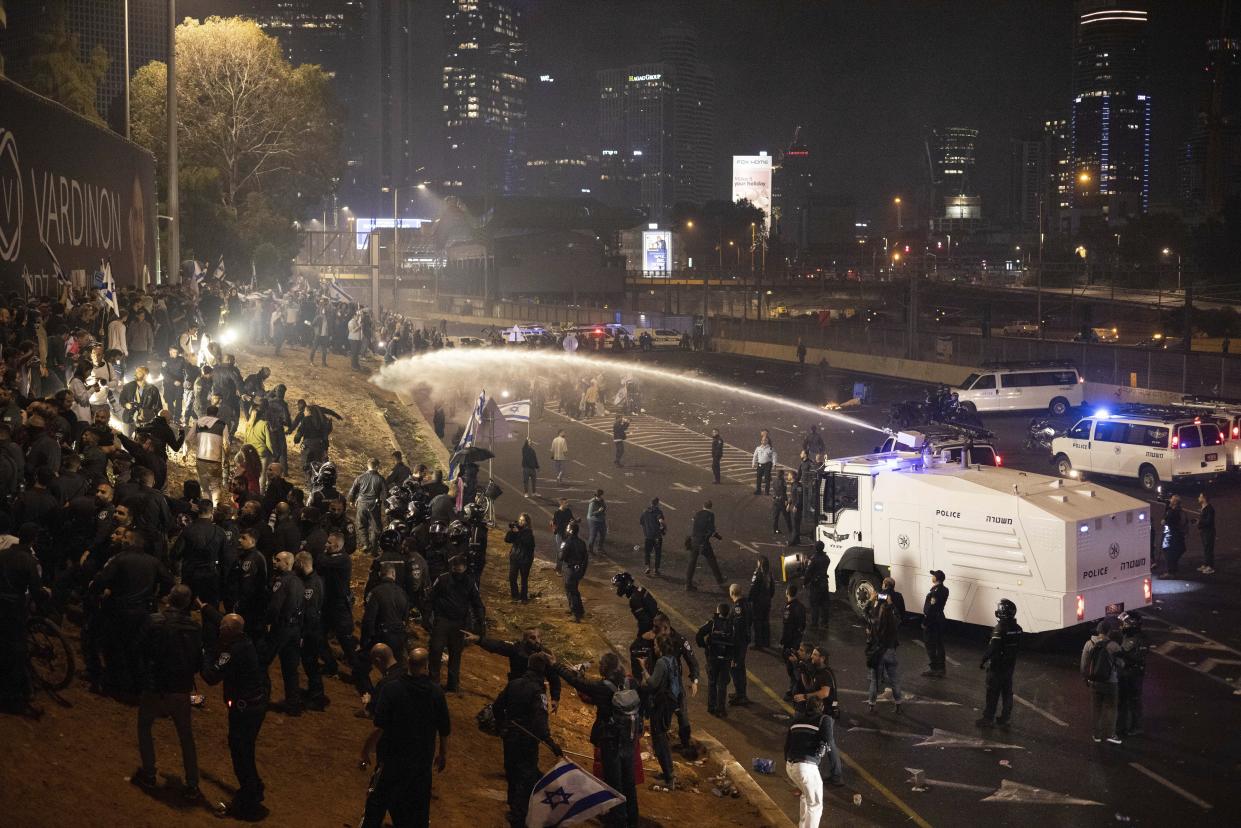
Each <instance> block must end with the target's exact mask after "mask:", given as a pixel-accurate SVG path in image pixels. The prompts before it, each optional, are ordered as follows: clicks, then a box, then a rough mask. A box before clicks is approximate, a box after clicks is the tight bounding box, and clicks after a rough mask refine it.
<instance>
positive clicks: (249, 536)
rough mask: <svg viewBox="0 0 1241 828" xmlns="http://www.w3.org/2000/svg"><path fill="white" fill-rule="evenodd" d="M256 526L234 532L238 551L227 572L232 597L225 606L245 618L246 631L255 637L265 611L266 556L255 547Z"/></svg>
mask: <svg viewBox="0 0 1241 828" xmlns="http://www.w3.org/2000/svg"><path fill="white" fill-rule="evenodd" d="M258 541H259V532H258V530H257V529H243V530H242V531H241V534H240V535H238V536H237V545H238V547H240V551H241V554H240V556H239V557H238V558H237V561H236V562H235V563H234V564H233V568H232V571H231V572H230V573H229V593H230V597H231V600H228V601H225V604H224V606H225V608H227V609H229V610H231V611H232V612H235V613H237V614H238V615H240V616H241V617H242V618H244V619H245V620H246V635H248V636H250V638H252V639H254V640H255V641H257V640H259V639H260V638H262V637H263V621H264V619H265V614H266V611H267V598H268V589H267V582H268V577H267V559H266V558H264V557H263V553H262V552H260V551H259V548H258Z"/></svg>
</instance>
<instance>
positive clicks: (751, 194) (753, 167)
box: [733, 154, 771, 232]
mask: <svg viewBox="0 0 1241 828" xmlns="http://www.w3.org/2000/svg"><path fill="white" fill-rule="evenodd" d="M743 198H744V199H745V200H746V201H748V202H750V203H751V204H753V205H754V206H755V207H757V208H759V209H760V210H762V211H763V230H764V232H765V231H767V230H770V229H771V156H770V155H765V154H764V155H734V156H733V201H734V202H737V201H740V200H741V199H743Z"/></svg>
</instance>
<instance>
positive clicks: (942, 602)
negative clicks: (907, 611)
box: [922, 569, 948, 678]
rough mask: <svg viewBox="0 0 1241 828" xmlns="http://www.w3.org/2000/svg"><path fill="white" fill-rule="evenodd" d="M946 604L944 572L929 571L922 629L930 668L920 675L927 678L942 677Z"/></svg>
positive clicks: (946, 590)
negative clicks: (928, 587) (929, 584)
mask: <svg viewBox="0 0 1241 828" xmlns="http://www.w3.org/2000/svg"><path fill="white" fill-rule="evenodd" d="M947 604H948V587H946V586H944V572H943V570H941V569H932V570H931V588H930V590H928V591H927V593H926V598H924V599H923V600H922V629H923V631H924V632H925V633H926V657H927V660H928V661H929V662H930V666H929V668H928V669H927V670H925V671H924V672H923V673H922V675H923V676H926V677H928V678H943V677H944V659H945V655H944V627H945V626H946V625H947V623H948V621H947V619H946V618H944V607H945V606H947Z"/></svg>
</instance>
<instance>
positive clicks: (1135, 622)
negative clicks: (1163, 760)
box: [1116, 611, 1147, 737]
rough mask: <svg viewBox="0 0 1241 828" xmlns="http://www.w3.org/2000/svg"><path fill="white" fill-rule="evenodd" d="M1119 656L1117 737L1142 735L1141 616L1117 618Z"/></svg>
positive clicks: (1144, 647) (1131, 614)
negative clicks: (1120, 662)
mask: <svg viewBox="0 0 1241 828" xmlns="http://www.w3.org/2000/svg"><path fill="white" fill-rule="evenodd" d="M1120 635H1121V639H1120V653H1121V659H1122V663H1123V666H1122V667H1121V668H1120V675H1119V677H1118V678H1119V685H1120V686H1119V688H1118V690H1119V697H1118V701H1117V707H1118V709H1117V713H1116V735H1117V736H1121V737H1124V736H1140V735H1141V734H1142V682H1143V679H1145V678H1146V650H1147V643H1146V636H1145V635H1143V634H1142V616H1140V615H1138V614H1137V612H1136V611H1133V612H1125V613H1121V615H1120Z"/></svg>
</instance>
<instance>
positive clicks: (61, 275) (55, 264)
mask: <svg viewBox="0 0 1241 828" xmlns="http://www.w3.org/2000/svg"><path fill="white" fill-rule="evenodd" d="M40 241H42V242H43V249H44V250H46V251H47V255H48V256H50V257H51V259H52V270H54V271H55V272H56V280H57V281H58V282H60V283H61V284H62V285H67V284H69V277H68V276H67V275H66V274H65V272H64V271H63V270H61V269H60V259H57V258H56V254H55V253H53V252H52V246H51V245H49V244H48V243H47V239H40Z"/></svg>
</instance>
